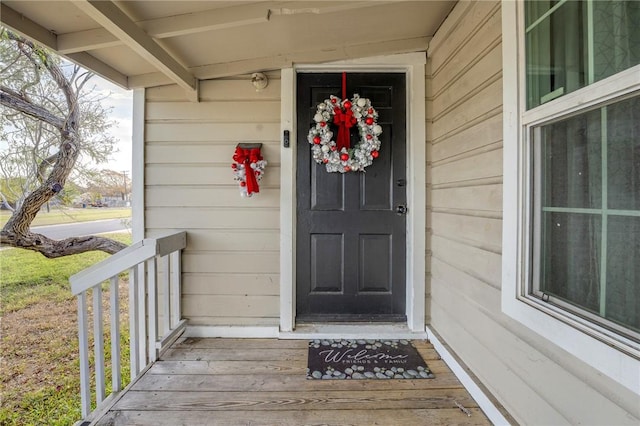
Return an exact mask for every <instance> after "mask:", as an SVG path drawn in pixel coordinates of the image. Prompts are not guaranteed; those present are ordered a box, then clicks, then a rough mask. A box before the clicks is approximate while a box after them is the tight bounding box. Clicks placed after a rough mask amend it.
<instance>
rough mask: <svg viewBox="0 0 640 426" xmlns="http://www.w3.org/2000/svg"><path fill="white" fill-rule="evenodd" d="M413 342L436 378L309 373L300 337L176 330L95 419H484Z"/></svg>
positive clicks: (431, 353) (424, 347) (428, 351)
mask: <svg viewBox="0 0 640 426" xmlns="http://www.w3.org/2000/svg"><path fill="white" fill-rule="evenodd" d="M414 345H415V346H416V347H417V348H418V350H419V351H420V353H421V354H422V356H423V358H424V359H425V360H426V361H427V364H428V365H429V367H430V368H431V370H432V371H433V373H434V374H435V376H436V378H435V379H421V380H307V379H306V359H307V341H306V340H275V339H200V338H186V339H185V338H182V339H180V340H178V341H177V342H176V343H175V344H174V346H173V347H171V348H170V349H169V350H168V351H167V352H166V353H165V354H164V355H163V356H162V358H161V359H160V360H159V361H158V362H157V363H156V364H154V365H153V366H152V367H151V368H150V369H149V370H148V371H147V373H145V374H144V375H143V376H142V377H141V378H140V379H139V380H138V381H137V382H136V383H135V384H134V385H133V386H132V387H131V389H130V390H129V391H128V392H127V393H126V394H124V395H123V396H122V397H121V398H120V399H119V400H118V402H117V403H116V404H115V405H114V406H113V407H112V409H111V410H110V411H109V412H108V413H106V415H105V416H103V417H102V418H101V419H99V420H98V422H97V424H98V425H103V426H104V425H172V426H175V425H205V424H206V425H302V424H323V425H367V426H369V425H385V426H389V425H403V426H408V425H444V424H448V425H450V424H460V425H463V424H464V425H487V424H491V423H490V422H489V420H488V419H487V417H486V416H485V415H484V413H483V412H482V411H481V410H480V408H478V405H477V404H476V402H475V401H474V400H473V399H472V398H471V396H470V395H469V393H468V392H467V391H466V390H465V389H464V387H463V386H462V385H461V384H460V382H459V381H458V380H457V378H456V377H455V376H454V374H453V373H452V372H451V370H449V368H448V367H447V366H446V364H445V363H444V362H443V361H442V360H440V359H439V356H438V354H437V353H436V351H435V350H434V349H433V346H432V345H431V344H430V343H428V342H425V341H414ZM456 403H457V404H459V405H460V406H462V407H464V408H465V409H466V410H468V412H469V413H470V414H471V415H470V416H468V415H467V414H465V413H464V412H463V411H462V410H461V409H460V408H459V407H458V406H457V404H456Z"/></svg>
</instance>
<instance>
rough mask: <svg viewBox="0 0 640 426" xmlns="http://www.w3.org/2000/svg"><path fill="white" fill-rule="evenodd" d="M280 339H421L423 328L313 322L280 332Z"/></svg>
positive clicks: (423, 332)
mask: <svg viewBox="0 0 640 426" xmlns="http://www.w3.org/2000/svg"><path fill="white" fill-rule="evenodd" d="M278 337H279V338H280V339H423V340H426V339H427V337H428V335H427V332H426V331H425V330H422V331H417V332H416V331H412V330H410V329H409V327H408V326H407V324H406V323H403V324H400V323H397V322H395V323H393V322H391V323H379V322H378V323H333V322H332V323H313V324H297V325H296V328H295V330H294V331H288V332H280V333H279V335H278Z"/></svg>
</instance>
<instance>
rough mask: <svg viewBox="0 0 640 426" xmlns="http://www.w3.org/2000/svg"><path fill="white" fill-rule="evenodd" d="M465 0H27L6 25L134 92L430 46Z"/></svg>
mask: <svg viewBox="0 0 640 426" xmlns="http://www.w3.org/2000/svg"><path fill="white" fill-rule="evenodd" d="M455 3H456V1H451V0H449V1H400V0H394V1H349V2H345V1H309V2H307V1H289V2H273V1H259V2H255V1H161V2H155V1H154V2H150V1H144V0H138V1H120V2H112V1H92V0H65V1H19V0H6V1H5V0H3V1H2V13H1V14H0V19H1V21H2V24H3V25H5V26H7V27H10V28H12V29H13V30H15V31H18V32H20V33H22V34H24V35H26V36H27V37H30V38H32V39H34V40H35V41H37V42H39V43H41V44H44V45H46V46H48V47H49V48H51V49H53V50H56V51H58V52H59V53H61V54H63V55H64V56H66V57H67V58H69V59H71V60H72V61H75V62H77V63H79V64H80V65H83V66H85V67H86V68H89V69H92V70H93V71H95V72H97V73H99V74H101V75H102V76H103V77H105V78H107V79H109V80H111V81H113V82H114V83H116V84H119V85H120V86H123V87H125V88H135V87H149V86H156V85H163V84H171V83H177V84H179V85H181V86H182V87H184V88H185V89H186V90H188V91H191V92H195V90H196V80H198V79H210V78H218V77H224V76H229V75H236V74H245V73H251V72H257V71H266V70H270V69H279V68H281V67H287V66H291V64H292V63H316V62H325V61H336V60H343V59H351V58H358V57H366V56H372V55H383V54H391V53H404V52H409V51H423V50H426V48H427V45H428V42H429V40H430V38H431V36H433V34H434V33H435V31H436V30H437V28H438V27H439V26H440V24H441V23H442V21H443V20H444V19H445V17H446V16H447V14H448V13H449V12H450V10H451V9H452V7H453V5H454V4H455Z"/></svg>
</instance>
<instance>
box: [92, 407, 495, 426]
mask: <svg viewBox="0 0 640 426" xmlns="http://www.w3.org/2000/svg"><path fill="white" fill-rule="evenodd" d="M469 412H470V413H471V416H470V417H468V416H467V415H465V414H464V413H462V411H460V410H459V409H458V408H443V409H438V410H429V409H420V410H373V411H372V410H348V411H347V410H334V411H331V410H321V411H318V410H308V411H290V410H289V411H286V410H283V411H264V412H261V413H259V415H256V413H255V412H246V411H215V412H213V411H195V410H191V411H117V412H111V413H109V414H108V415H107V416H105V417H104V418H103V419H102V421H101V422H100V423H99V425H100V426H107V425H109V426H111V425H114V426H116V425H132V426H143V425H145V426H146V425H163V424H164V425H175V426H179V425H207V426H208V425H215V426H223V425H224V426H226V425H234V426H235V425H243V426H249V425H250V426H267V425H269V426H273V425H279V426H300V425H326V426H375V425H380V426H395V425H397V426H417V425H432V426H441V425H466V426H481V425H482V426H484V425H489V424H490V423H489V422H488V421H487V419H486V417H485V416H484V414H483V413H482V411H481V410H480V409H479V408H469Z"/></svg>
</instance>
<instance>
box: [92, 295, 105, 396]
mask: <svg viewBox="0 0 640 426" xmlns="http://www.w3.org/2000/svg"><path fill="white" fill-rule="evenodd" d="M102 311H103V309H102V287H100V285H97V286H95V287H94V288H93V348H94V352H95V359H94V363H95V368H96V403H97V404H100V403H101V402H102V401H104V391H105V385H104V378H105V374H104V328H103V325H102V321H103V315H102Z"/></svg>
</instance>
